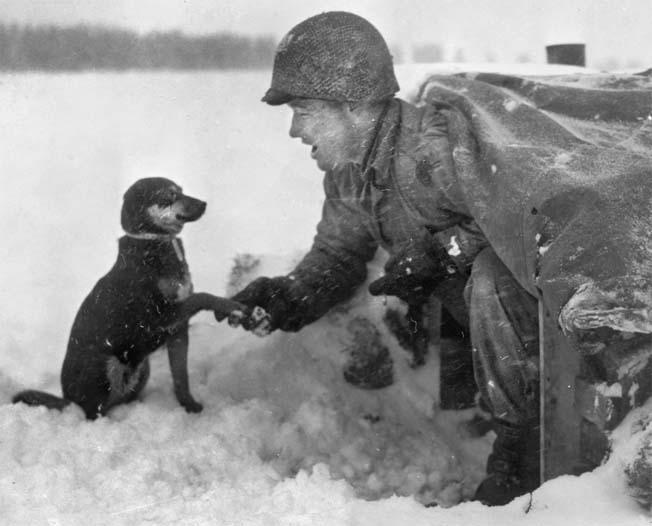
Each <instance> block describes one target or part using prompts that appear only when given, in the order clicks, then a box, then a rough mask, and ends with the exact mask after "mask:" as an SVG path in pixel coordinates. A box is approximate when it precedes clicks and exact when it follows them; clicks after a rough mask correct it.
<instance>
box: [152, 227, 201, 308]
mask: <svg viewBox="0 0 652 526" xmlns="http://www.w3.org/2000/svg"><path fill="white" fill-rule="evenodd" d="M170 248H171V250H170V251H169V253H168V254H166V257H165V258H164V259H163V261H162V263H163V264H162V267H161V273H160V277H159V278H158V281H157V286H158V289H159V290H160V291H161V293H162V294H163V296H165V298H166V299H168V300H170V301H172V302H174V303H178V302H181V301H184V300H186V299H187V298H188V296H190V295H191V294H192V291H193V286H192V279H191V277H190V270H189V268H188V263H187V262H186V258H185V255H184V252H183V247H182V246H181V243H180V241H179V240H178V239H173V240H172V241H171V242H170Z"/></svg>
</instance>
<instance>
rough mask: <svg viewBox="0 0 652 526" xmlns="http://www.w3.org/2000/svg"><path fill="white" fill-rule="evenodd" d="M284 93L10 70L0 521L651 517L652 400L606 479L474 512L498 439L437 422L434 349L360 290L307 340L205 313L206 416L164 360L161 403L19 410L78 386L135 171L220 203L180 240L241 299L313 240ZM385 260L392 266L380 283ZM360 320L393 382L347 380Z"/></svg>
mask: <svg viewBox="0 0 652 526" xmlns="http://www.w3.org/2000/svg"><path fill="white" fill-rule="evenodd" d="M408 73H409V74H408ZM399 74H401V72H400V71H399ZM410 75H412V76H411V77H410ZM417 76H418V75H417V74H416V73H415V72H406V73H405V77H401V79H400V80H401V82H402V83H403V84H404V85H406V86H408V85H409V84H410V82H413V81H411V80H410V78H412V79H414V78H416V77H417ZM408 77H410V78H408ZM404 79H407V80H404ZM267 82H268V78H267V74H262V73H231V74H220V73H210V74H208V73H206V74H201V75H197V74H171V73H165V74H135V73H134V74H82V75H72V76H47V75H38V74H25V75H16V76H14V75H3V76H0V107H2V108H4V109H3V117H2V127H0V139H1V140H0V159H2V171H3V192H2V193H1V194H0V206H1V208H2V210H3V212H4V218H5V228H4V231H5V232H4V234H5V240H4V256H3V263H2V264H3V272H2V275H1V278H0V290H1V291H2V297H3V300H4V301H3V304H4V308H3V309H2V310H1V311H0V324H1V326H2V327H3V329H4V330H3V333H2V336H1V339H0V344H1V345H2V349H3V352H2V353H1V354H0V509H2V513H1V514H0V524H7V525H22V524H29V525H40V524H44V525H48V526H59V525H61V526H64V525H86V524H97V525H102V524H107V525H108V524H111V525H121V524H125V525H126V524H130V525H133V524H157V525H164V524H192V525H195V524H196V525H203V524H211V525H224V526H227V525H229V526H231V525H238V526H240V525H243V526H244V525H247V526H249V525H251V526H253V525H265V526H269V525H284V526H288V525H290V526H292V525H297V526H298V525H329V526H331V525H332V526H340V525H341V526H344V525H347V526H358V525H359V526H367V525H369V526H371V525H374V526H384V525H387V526H389V525H401V524H412V525H415V526H419V525H432V524H446V525H450V526H455V525H464V526H467V525H469V524H480V525H482V524H501V525H504V526H512V525H517V524H518V525H523V524H525V525H527V524H531V525H553V524H560V523H565V524H573V525H579V524H587V525H613V524H618V525H631V526H637V525H639V524H640V525H643V524H649V523H650V516H649V515H646V514H645V512H644V511H643V510H642V508H640V507H639V506H638V505H637V504H636V503H635V502H634V501H633V500H632V499H631V498H630V497H629V496H628V495H627V494H626V491H625V478H624V473H623V468H624V466H625V465H627V464H628V463H630V462H631V460H632V459H633V458H634V455H635V454H636V451H638V450H640V444H641V443H642V440H650V438H649V436H650V435H651V434H652V430H651V427H650V424H649V418H648V420H647V424H642V423H641V422H646V420H645V419H646V418H647V416H646V415H649V413H650V411H652V403H648V406H647V407H645V408H642V409H641V410H639V411H637V412H634V413H633V414H632V415H630V417H629V418H628V419H627V420H626V421H625V422H624V423H623V424H621V426H620V427H619V428H618V429H617V430H616V432H615V433H614V443H615V450H614V453H613V455H612V456H611V458H610V459H609V461H608V462H607V463H606V464H605V465H604V466H601V467H600V468H598V469H597V470H596V471H595V472H593V473H589V474H585V475H583V476H581V477H560V478H558V479H556V480H553V481H550V482H547V483H546V484H544V485H543V486H542V487H541V488H540V489H539V490H537V491H536V492H534V493H533V495H532V496H524V497H522V498H520V499H517V500H516V501H514V502H512V503H510V504H509V505H507V506H504V507H500V508H487V507H485V506H482V505H480V504H478V503H472V502H462V503H460V504H458V503H459V502H460V501H462V500H465V499H468V498H469V497H470V496H471V495H472V493H473V490H474V487H475V485H476V484H477V483H478V481H479V480H480V478H481V477H482V470H483V465H484V462H485V457H486V454H487V452H488V450H489V448H490V443H491V440H492V436H491V435H490V436H487V437H484V438H480V439H471V438H469V437H467V436H465V435H464V434H463V433H462V432H461V431H460V427H459V423H460V422H462V421H463V420H465V419H467V418H469V417H470V414H469V413H470V412H469V411H466V412H450V411H439V410H438V409H437V407H436V403H437V392H438V385H437V360H436V354H431V357H430V359H429V360H428V362H427V363H426V365H425V366H423V367H421V368H418V369H412V368H410V367H409V365H408V361H409V360H408V356H407V355H406V353H405V351H403V350H402V349H401V348H400V346H399V345H398V343H397V341H396V339H395V338H394V337H393V336H392V335H391V334H390V333H389V331H388V329H387V327H386V326H385V325H384V324H383V323H382V321H381V319H382V316H383V313H384V311H385V309H387V308H390V307H394V308H400V305H399V304H398V303H396V302H393V301H392V300H391V299H388V300H387V301H384V300H383V299H380V298H373V297H371V296H369V295H368V294H367V293H366V290H365V289H364V287H363V288H362V289H361V290H360V291H359V292H358V294H357V295H356V296H355V297H354V298H353V299H352V300H351V301H350V302H349V303H348V304H347V305H346V306H342V307H341V308H337V309H334V310H333V311H332V312H331V313H330V314H329V315H327V316H326V317H325V318H324V319H322V320H320V321H318V322H317V323H315V324H313V325H311V326H309V327H306V328H305V329H303V330H302V331H301V332H299V333H297V334H283V333H278V332H276V333H272V334H271V335H269V336H266V337H263V338H260V337H256V336H254V335H252V334H248V333H245V332H244V331H242V330H241V329H234V328H231V327H229V326H228V325H227V324H226V323H222V324H217V323H216V322H215V321H214V320H213V319H212V317H211V316H208V315H204V314H201V315H198V316H197V317H195V318H194V319H193V322H192V325H191V333H190V342H191V343H190V352H189V362H190V363H189V373H190V386H191V390H192V392H193V394H194V395H195V396H196V397H197V398H198V399H199V400H200V401H201V402H202V403H203V404H204V411H203V412H202V413H200V414H187V413H186V412H185V411H184V410H183V409H182V408H181V407H180V406H179V405H178V403H177V402H176V400H175V398H174V395H173V390H172V381H171V377H170V373H169V367H168V365H167V361H166V356H165V353H163V352H157V353H155V354H154V355H153V357H152V375H151V378H150V381H149V384H148V386H147V388H146V389H145V392H144V396H143V400H142V401H140V402H137V403H133V404H130V405H128V406H122V407H118V408H116V409H115V410H113V411H112V412H111V413H110V415H109V416H108V417H106V418H101V419H98V420H97V421H94V422H87V421H86V420H84V418H83V415H82V412H81V410H79V409H77V408H75V407H69V408H67V409H66V410H65V411H63V412H61V413H59V412H56V411H46V410H45V409H43V408H28V407H25V406H23V405H12V404H11V403H10V398H11V396H12V395H13V394H14V393H15V392H16V391H18V390H19V389H21V388H24V387H32V388H39V389H44V390H48V391H50V392H53V393H59V392H60V388H59V385H58V374H59V368H60V365H61V360H62V358H63V353H64V350H65V343H66V340H67V337H68V331H69V328H70V325H71V323H72V319H73V317H74V314H75V312H76V309H77V307H78V305H79V304H80V302H81V300H82V299H83V297H84V296H85V294H86V293H87V292H88V291H89V290H90V288H91V287H92V285H93V284H94V283H95V281H96V280H97V279H98V278H99V277H100V276H101V275H102V274H104V273H105V272H106V271H107V270H108V268H109V267H110V266H111V264H112V263H113V260H114V258H115V252H116V249H117V244H116V239H117V237H118V236H119V235H120V229H119V222H118V218H119V216H118V211H119V206H120V201H121V195H122V192H123V191H124V190H125V189H126V187H127V186H128V185H129V184H130V183H131V182H132V181H133V180H135V179H136V178H138V177H143V176H150V175H163V176H166V177H170V178H172V179H174V180H175V181H177V182H178V183H180V184H181V185H182V186H183V187H184V189H185V190H186V192H187V193H190V194H191V195H196V196H197V197H200V198H202V199H205V200H207V201H208V203H209V205H208V210H207V213H206V214H205V216H204V217H203V218H202V219H201V220H200V221H199V222H198V223H196V224H192V225H188V226H187V227H186V229H185V230H184V232H183V233H182V237H183V240H184V246H185V249H186V253H187V255H188V260H189V263H190V267H191V271H192V273H193V278H194V283H195V288H196V290H205V291H210V292H213V293H216V294H227V293H229V292H231V291H232V286H229V285H228V283H229V281H230V279H231V276H230V272H231V269H232V267H233V259H234V257H235V256H236V255H237V254H242V253H251V254H255V255H262V257H261V263H260V264H259V265H254V264H253V263H252V265H251V267H252V269H251V270H250V271H249V272H246V273H245V275H244V276H241V277H240V282H243V281H246V280H247V279H250V278H253V277H254V276H255V275H276V274H279V273H283V272H286V271H288V270H289V269H290V268H291V267H292V264H293V262H294V261H296V259H297V258H298V257H299V256H300V255H301V253H302V252H303V251H304V250H305V249H306V248H307V247H308V246H309V243H310V239H311V237H312V235H313V232H314V226H315V224H316V222H317V220H318V218H319V211H320V201H321V174H320V173H319V172H318V171H317V169H316V167H314V166H313V164H312V161H311V160H310V158H309V155H308V152H307V151H304V150H305V147H302V146H301V145H300V144H298V142H297V141H291V140H290V139H289V138H288V137H287V127H288V124H289V112H284V111H283V110H282V109H279V108H269V107H267V106H264V105H263V104H260V103H259V102H258V99H259V95H261V94H262V92H263V91H264V88H265V87H266V83H267ZM252 261H253V260H252ZM381 264H382V255H380V256H379V259H378V260H377V261H375V262H374V263H373V264H372V265H371V266H370V279H373V277H374V276H377V275H378V273H379V272H380V268H381ZM231 281H233V280H232V279H231ZM361 319H364V320H367V321H368V322H371V323H373V324H374V325H375V326H376V327H377V328H378V330H379V332H380V335H381V339H382V342H383V343H384V344H385V345H386V346H387V347H388V349H389V351H390V354H391V357H392V360H393V362H394V365H395V378H396V381H395V383H394V384H393V385H392V386H390V387H388V388H385V389H379V390H375V391H371V390H361V389H357V388H355V387H353V386H351V385H349V384H347V383H346V382H345V381H344V380H343V377H342V367H343V365H344V362H345V359H346V352H345V350H346V349H347V346H348V345H350V344H351V342H352V338H353V336H352V333H351V332H350V330H349V327H350V324H351V323H352V322H355V321H356V320H357V321H358V322H359V320H361ZM425 502H427V503H437V504H439V506H436V507H425V506H424V505H423V503H425ZM456 504H457V505H456Z"/></svg>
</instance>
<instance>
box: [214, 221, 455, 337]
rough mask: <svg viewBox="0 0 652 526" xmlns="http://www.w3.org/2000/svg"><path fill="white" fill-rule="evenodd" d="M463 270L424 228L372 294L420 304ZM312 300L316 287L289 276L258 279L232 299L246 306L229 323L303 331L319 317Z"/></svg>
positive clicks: (264, 330)
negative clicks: (302, 328)
mask: <svg viewBox="0 0 652 526" xmlns="http://www.w3.org/2000/svg"><path fill="white" fill-rule="evenodd" d="M316 272H319V270H316ZM460 273H461V270H460V269H459V268H458V265H457V264H456V262H455V261H454V260H453V258H452V257H451V256H450V255H449V254H448V252H447V251H446V248H445V247H444V246H443V245H441V244H440V243H439V242H438V241H437V240H436V239H435V238H433V236H432V235H431V234H430V233H428V232H424V235H423V236H422V237H421V238H417V239H410V240H409V241H408V242H406V243H405V244H403V245H402V246H400V247H398V250H396V251H395V252H394V254H393V255H392V257H390V258H389V260H388V261H387V264H386V265H385V275H384V276H382V277H381V278H379V279H377V280H375V281H373V282H372V283H371V284H370V285H369V292H370V293H371V294H372V295H374V296H379V295H387V296H397V297H399V298H400V299H402V300H403V301H405V302H406V303H408V304H409V305H418V304H421V303H423V302H424V301H425V300H427V299H428V297H429V296H430V295H431V294H432V293H433V291H434V289H435V288H436V287H437V286H438V285H439V284H440V283H442V282H443V281H445V280H447V279H450V278H453V277H456V276H458V275H459V274H460ZM310 298H311V291H310V290H309V289H306V288H305V286H304V284H302V283H301V282H300V281H299V280H294V279H292V278H290V277H288V276H279V277H275V278H267V277H262V278H257V279H255V280H254V281H252V282H251V283H250V284H249V285H247V287H245V288H244V289H243V290H242V291H240V292H239V293H237V294H236V295H235V296H233V297H232V298H231V300H232V301H234V302H238V303H239V304H241V305H242V306H243V308H242V310H239V309H236V310H234V311H232V313H231V314H229V315H228V318H229V324H230V325H231V326H234V327H237V326H241V327H242V328H244V329H245V330H248V331H251V332H253V333H254V334H257V335H258V336H265V335H267V334H269V333H270V332H272V331H274V330H276V329H281V330H283V331H290V332H292V331H298V330H299V329H300V328H301V327H303V326H304V325H306V324H307V323H310V321H313V320H315V319H316V318H318V317H319V316H318V315H317V313H315V312H312V311H311V301H310ZM321 299H322V300H323V299H324V298H321ZM216 317H217V316H216ZM225 317H226V316H222V318H221V319H224V318H225ZM221 319H219V318H218V320H219V321H221Z"/></svg>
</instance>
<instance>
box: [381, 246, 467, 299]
mask: <svg viewBox="0 0 652 526" xmlns="http://www.w3.org/2000/svg"><path fill="white" fill-rule="evenodd" d="M457 274H459V270H458V267H457V266H456V264H455V262H454V261H453V260H452V258H451V257H450V256H449V255H448V253H447V252H446V249H445V248H444V247H443V246H441V245H439V244H438V243H436V242H435V241H434V240H433V239H432V238H431V237H429V236H424V238H423V239H418V240H410V241H409V242H408V243H406V244H405V245H403V246H402V247H400V248H399V250H397V252H396V253H395V254H394V255H392V256H391V257H390V258H389V260H388V261H387V264H386V265H385V275H384V276H382V277H381V278H379V279H377V280H375V281H373V282H372V283H371V284H370V285H369V292H370V293H371V294H372V295H374V296H380V295H387V296H397V297H399V298H401V299H402V300H403V301H405V302H407V303H409V304H419V303H423V302H424V301H426V300H427V299H428V297H429V296H430V295H431V294H432V292H433V290H434V289H435V287H436V286H437V285H438V284H439V283H441V282H442V281H444V280H446V279H449V278H451V277H453V276H455V275H457Z"/></svg>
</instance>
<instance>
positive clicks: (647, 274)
mask: <svg viewBox="0 0 652 526" xmlns="http://www.w3.org/2000/svg"><path fill="white" fill-rule="evenodd" d="M637 82H638V81H636V79H635V80H634V81H629V83H628V82H625V83H624V84H623V85H622V86H624V89H622V90H614V89H612V88H613V86H609V85H608V86H607V88H608V89H604V88H605V87H604V86H598V88H596V89H584V88H582V87H579V88H563V89H562V88H558V87H557V86H552V87H551V86H548V87H546V86H541V85H538V84H534V83H532V82H529V81H523V80H521V81H519V79H512V78H509V77H500V76H493V77H491V76H487V77H485V78H484V79H483V80H478V79H463V78H456V77H444V76H442V77H433V78H432V79H431V80H430V82H429V83H428V84H427V85H426V88H425V89H424V91H423V94H422V103H423V105H421V106H420V107H415V106H413V105H410V104H408V103H405V102H402V101H399V100H393V101H392V102H391V103H390V107H389V110H388V111H387V114H386V116H385V118H384V121H383V123H382V126H381V128H380V130H379V132H378V135H377V137H376V140H375V143H374V146H373V149H372V152H371V155H370V156H369V158H368V161H367V163H366V165H365V166H360V165H353V164H350V165H347V166H344V167H342V168H340V169H337V170H334V171H331V172H329V173H327V174H326V176H325V179H324V190H325V195H326V199H325V202H324V207H323V212H322V219H321V221H320V223H319V225H318V227H317V235H316V236H315V238H314V242H313V246H312V248H311V250H310V251H309V253H308V254H307V255H306V256H305V258H304V259H303V260H302V261H301V262H300V263H299V265H298V266H297V267H296V268H295V270H294V271H293V272H292V273H291V275H290V276H291V278H292V279H293V280H294V285H293V287H294V288H295V290H294V293H293V295H294V296H295V297H296V298H297V300H298V304H297V305H298V307H297V308H299V309H301V312H303V313H304V314H303V321H304V323H309V322H311V321H313V320H315V319H317V318H318V317H320V316H321V315H322V314H324V313H325V312H326V311H327V310H328V309H329V308H330V307H331V306H333V305H334V304H335V303H337V302H339V301H341V300H343V299H345V298H346V297H348V296H349V295H350V294H351V293H352V291H353V290H354V289H355V288H356V287H357V286H358V285H359V284H360V283H362V281H363V280H364V279H365V276H366V265H365V263H366V262H367V261H369V260H370V259H371V258H372V257H373V256H374V253H375V251H376V249H377V247H378V246H382V247H383V248H385V249H387V250H388V251H389V252H390V253H392V252H393V251H395V250H397V249H398V248H399V247H400V246H401V245H402V244H403V243H404V242H406V240H408V239H410V238H411V237H414V236H418V235H421V233H422V231H423V230H424V229H427V230H428V231H429V232H434V233H435V235H436V236H438V238H439V239H440V241H442V242H443V243H444V244H452V245H454V246H455V249H456V250H455V251H454V252H453V251H450V252H449V253H451V254H452V253H456V254H458V256H457V257H456V258H457V262H458V265H459V267H460V268H461V269H467V268H468V266H469V265H470V264H471V263H472V261H473V258H474V257H475V255H477V254H478V252H479V251H480V250H481V249H482V248H484V247H486V246H487V245H490V246H491V247H492V248H493V249H494V251H495V252H496V254H497V255H498V257H499V258H500V259H501V261H502V262H503V263H504V264H505V265H506V266H507V268H508V269H509V270H510V271H511V273H512V274H513V275H514V277H515V278H516V279H517V280H518V282H519V283H520V284H521V286H522V287H523V288H524V289H525V290H526V291H528V292H529V293H530V294H532V295H533V296H535V297H539V298H541V299H542V300H543V301H544V304H545V307H546V309H547V311H548V312H549V313H551V314H552V315H554V316H560V315H561V316H560V318H559V321H560V323H561V325H562V326H564V328H565V329H566V330H574V329H575V328H592V326H591V324H592V323H593V328H594V327H595V326H596V325H595V324H596V323H597V324H598V325H600V324H602V325H604V324H605V323H607V324H609V323H611V324H612V328H614V329H616V330H631V331H632V332H644V333H648V332H652V322H651V321H650V315H649V313H650V312H652V267H651V264H650V261H651V259H652V258H650V254H652V132H651V131H650V124H649V122H650V121H651V120H652V89H651V88H650V86H649V85H645V86H641V85H639V84H637ZM622 86H621V87H622ZM560 101H561V102H560ZM564 307H566V310H567V312H566V313H565V314H566V315H567V316H566V318H564V316H563V314H564V313H562V310H563V309H564ZM571 311H572V312H571ZM580 311H582V312H584V314H582V312H580ZM587 312H588V314H586V313H587ZM596 312H598V313H599V314H600V316H598V317H599V318H600V319H598V320H597V321H596V318H595V316H593V315H594V314H595V313H596ZM578 313H579V314H578ZM605 320H606V321H605Z"/></svg>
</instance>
